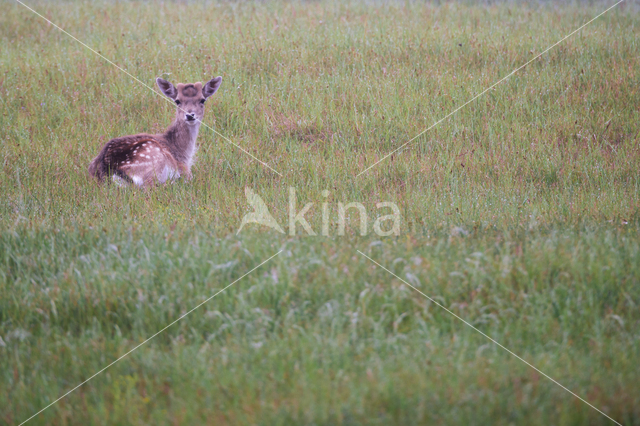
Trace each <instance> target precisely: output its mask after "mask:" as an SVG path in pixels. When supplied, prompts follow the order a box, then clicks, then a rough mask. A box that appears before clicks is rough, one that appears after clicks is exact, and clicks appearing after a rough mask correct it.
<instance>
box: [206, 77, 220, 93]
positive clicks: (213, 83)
mask: <svg viewBox="0 0 640 426" xmlns="http://www.w3.org/2000/svg"><path fill="white" fill-rule="evenodd" d="M220 84H222V77H216V78H214V79H211V80H209V81H207V84H205V85H204V87H203V88H202V94H203V95H204V97H205V98H208V97H209V96H212V95H213V94H214V93H216V92H217V91H218V89H219V88H220Z"/></svg>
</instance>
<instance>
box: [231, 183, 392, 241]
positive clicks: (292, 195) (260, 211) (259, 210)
mask: <svg viewBox="0 0 640 426" xmlns="http://www.w3.org/2000/svg"><path fill="white" fill-rule="evenodd" d="M244 194H245V196H246V197H247V203H249V206H251V207H252V208H253V211H252V212H251V213H247V214H245V215H244V217H243V218H242V223H241V224H240V228H239V229H238V232H236V235H238V234H239V233H240V231H242V229H243V228H244V226H245V225H248V224H250V223H256V224H258V225H263V226H266V227H269V228H272V229H275V230H276V231H278V232H280V233H281V234H286V232H285V231H284V229H282V227H281V226H280V224H279V223H278V222H277V221H276V219H275V218H274V217H273V216H272V215H271V213H270V212H269V208H268V207H267V204H266V203H265V202H264V200H263V199H262V197H260V196H259V195H258V194H256V193H255V192H253V190H252V189H251V188H249V187H246V188H245V189H244ZM322 196H323V197H325V198H326V197H328V196H329V191H327V190H324V191H322ZM313 206H314V203H307V204H305V206H304V207H303V208H302V209H301V210H300V211H298V209H297V197H296V189H295V188H293V187H289V232H288V234H289V235H291V236H294V235H296V226H297V225H300V226H301V227H302V229H303V230H304V231H305V232H306V233H307V235H310V236H315V235H317V234H316V233H315V231H314V230H313V228H312V227H311V225H309V222H307V219H306V218H305V215H306V214H307V213H309V211H310V210H311V209H312V208H313ZM331 207H332V206H331V204H330V203H326V202H325V203H322V230H321V235H323V236H329V228H330V222H329V217H330V209H331ZM350 209H355V212H357V214H358V215H359V219H360V226H359V229H360V235H363V236H364V235H367V233H368V232H369V216H368V214H367V210H366V208H365V206H364V205H363V204H362V203H357V202H352V203H347V204H344V203H337V213H338V221H337V227H338V235H344V234H345V229H346V224H347V212H348V211H349V210H350ZM376 209H378V212H379V211H380V210H381V209H390V210H391V214H387V215H383V216H378V217H376V219H375V221H374V223H373V231H374V232H375V233H376V234H377V235H379V236H381V237H387V236H390V235H396V236H397V235H400V222H401V219H402V217H401V215H400V209H399V208H398V206H397V205H396V204H395V203H392V202H382V203H377V204H376ZM334 211H335V210H334ZM386 222H390V223H391V226H389V224H388V223H386ZM334 223H335V222H334ZM383 223H385V226H384V227H385V228H387V229H386V230H383Z"/></svg>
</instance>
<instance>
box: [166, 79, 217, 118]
mask: <svg viewBox="0 0 640 426" xmlns="http://www.w3.org/2000/svg"><path fill="white" fill-rule="evenodd" d="M156 83H157V84H158V87H159V88H160V91H161V92H162V93H163V94H164V95H165V96H167V97H168V98H169V99H172V100H173V101H174V102H175V103H176V106H177V108H176V121H177V122H185V123H186V124H188V125H196V124H198V125H199V124H200V123H201V121H202V117H203V116H204V104H205V102H206V100H207V98H209V97H210V96H212V95H213V94H214V93H216V91H217V90H218V88H219V87H220V84H221V83H222V77H216V78H214V79H211V80H209V81H208V82H207V83H205V85H204V86H203V85H202V83H200V82H197V83H194V84H191V83H187V84H183V83H180V84H178V86H177V87H176V86H174V85H173V84H171V83H170V82H168V81H167V80H164V79H162V78H157V79H156Z"/></svg>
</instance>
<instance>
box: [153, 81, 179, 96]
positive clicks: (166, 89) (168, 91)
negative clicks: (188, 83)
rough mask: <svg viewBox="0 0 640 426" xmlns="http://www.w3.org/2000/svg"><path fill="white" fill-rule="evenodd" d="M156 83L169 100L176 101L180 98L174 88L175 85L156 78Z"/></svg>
mask: <svg viewBox="0 0 640 426" xmlns="http://www.w3.org/2000/svg"><path fill="white" fill-rule="evenodd" d="M156 83H157V84H158V87H159V88H160V91H161V92H162V93H164V95H165V96H166V97H168V98H171V99H173V100H175V99H176V98H177V97H178V91H177V90H176V88H175V87H174V85H173V84H171V83H169V82H168V81H167V80H165V79H163V78H160V77H158V78H156Z"/></svg>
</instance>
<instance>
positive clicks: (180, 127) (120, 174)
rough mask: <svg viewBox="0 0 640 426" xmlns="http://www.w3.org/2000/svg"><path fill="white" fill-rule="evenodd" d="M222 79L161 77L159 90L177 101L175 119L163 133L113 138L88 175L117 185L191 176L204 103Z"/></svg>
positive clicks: (163, 180)
mask: <svg viewBox="0 0 640 426" xmlns="http://www.w3.org/2000/svg"><path fill="white" fill-rule="evenodd" d="M221 82H222V77H216V78H214V79H212V80H210V81H208V82H207V83H206V84H205V85H204V86H203V85H202V83H200V82H198V83H195V84H190V83H189V84H182V83H181V84H178V86H177V87H175V86H174V85H173V84H171V83H169V82H168V81H166V80H164V79H162V78H158V79H156V83H157V84H158V87H159V88H160V91H161V92H162V93H163V94H164V95H165V96H167V97H168V98H170V99H172V100H173V101H174V102H175V103H176V106H177V108H176V118H175V119H174V121H173V123H171V125H170V126H169V127H168V128H167V130H166V131H165V132H164V133H161V134H157V135H151V134H146V133H140V134H137V135H132V136H124V137H120V138H115V139H111V140H110V141H109V142H107V143H106V144H105V146H104V147H103V148H102V151H100V153H99V154H98V156H97V157H96V158H94V159H93V161H92V162H91V164H90V165H89V174H91V175H93V176H95V177H96V178H97V179H98V181H100V182H103V181H104V180H105V178H108V177H111V178H112V179H113V180H114V181H115V182H116V183H117V184H119V185H125V184H127V183H130V182H132V183H134V184H135V185H138V186H149V185H152V184H153V183H155V182H159V183H165V182H166V181H167V180H173V179H177V178H178V177H180V176H181V175H184V177H185V178H186V179H191V166H192V164H193V160H194V155H195V153H196V138H197V137H198V130H200V123H201V122H202V121H201V120H202V117H203V116H204V103H205V101H206V100H207V98H209V97H210V96H212V95H213V94H214V93H216V91H217V90H218V88H219V87H220V84H221Z"/></svg>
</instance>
